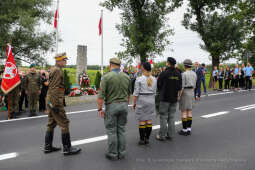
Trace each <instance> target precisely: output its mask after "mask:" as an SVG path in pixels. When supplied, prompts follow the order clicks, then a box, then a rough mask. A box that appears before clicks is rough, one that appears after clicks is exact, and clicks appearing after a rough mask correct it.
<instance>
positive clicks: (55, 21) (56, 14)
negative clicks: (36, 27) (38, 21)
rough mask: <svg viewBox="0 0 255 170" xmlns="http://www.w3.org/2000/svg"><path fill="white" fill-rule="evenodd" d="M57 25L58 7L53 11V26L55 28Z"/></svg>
mask: <svg viewBox="0 0 255 170" xmlns="http://www.w3.org/2000/svg"><path fill="white" fill-rule="evenodd" d="M57 27H58V9H57V10H56V12H55V17H54V28H56V29H57Z"/></svg>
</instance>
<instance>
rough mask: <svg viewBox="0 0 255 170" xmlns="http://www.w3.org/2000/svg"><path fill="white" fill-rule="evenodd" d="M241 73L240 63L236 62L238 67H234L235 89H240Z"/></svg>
mask: <svg viewBox="0 0 255 170" xmlns="http://www.w3.org/2000/svg"><path fill="white" fill-rule="evenodd" d="M239 74H240V72H239V65H238V64H236V67H235V69H234V80H235V89H234V90H235V91H238V87H239V86H238V84H239Z"/></svg>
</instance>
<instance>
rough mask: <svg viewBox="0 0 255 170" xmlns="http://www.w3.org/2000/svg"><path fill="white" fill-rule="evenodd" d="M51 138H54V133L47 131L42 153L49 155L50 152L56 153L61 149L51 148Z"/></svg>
mask: <svg viewBox="0 0 255 170" xmlns="http://www.w3.org/2000/svg"><path fill="white" fill-rule="evenodd" d="M53 136H54V132H53V131H52V132H50V131H47V132H46V134H45V146H44V149H43V151H44V153H51V152H56V151H59V150H61V148H57V147H54V146H52V142H53Z"/></svg>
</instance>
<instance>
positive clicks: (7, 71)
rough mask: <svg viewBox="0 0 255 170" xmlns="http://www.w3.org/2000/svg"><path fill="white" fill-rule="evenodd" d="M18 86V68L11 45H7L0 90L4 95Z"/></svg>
mask: <svg viewBox="0 0 255 170" xmlns="http://www.w3.org/2000/svg"><path fill="white" fill-rule="evenodd" d="M19 84H20V77H19V72H18V68H17V67H16V63H15V60H14V57H13V54H12V47H11V45H9V44H7V61H6V64H5V68H4V73H3V77H2V83H1V89H2V91H3V92H4V93H5V94H8V93H9V92H10V91H12V90H13V89H14V88H15V87H17V86H18V85H19Z"/></svg>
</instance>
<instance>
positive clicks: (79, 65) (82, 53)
mask: <svg viewBox="0 0 255 170" xmlns="http://www.w3.org/2000/svg"><path fill="white" fill-rule="evenodd" d="M87 61H88V60H87V46H84V45H78V48H77V60H76V84H79V83H80V80H79V79H80V78H79V76H80V75H81V74H82V73H83V72H84V71H85V72H87Z"/></svg>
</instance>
